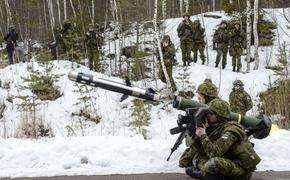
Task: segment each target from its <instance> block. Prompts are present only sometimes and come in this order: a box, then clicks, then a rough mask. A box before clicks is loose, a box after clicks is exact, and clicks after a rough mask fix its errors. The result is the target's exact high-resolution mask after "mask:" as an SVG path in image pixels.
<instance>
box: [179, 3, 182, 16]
mask: <svg viewBox="0 0 290 180" xmlns="http://www.w3.org/2000/svg"><path fill="white" fill-rule="evenodd" d="M179 11H180V16H182V15H183V0H179Z"/></svg>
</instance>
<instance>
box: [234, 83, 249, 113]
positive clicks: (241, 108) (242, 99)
mask: <svg viewBox="0 0 290 180" xmlns="http://www.w3.org/2000/svg"><path fill="white" fill-rule="evenodd" d="M229 101H230V106H231V111H232V112H235V113H239V114H241V115H245V114H246V112H247V111H249V110H250V109H251V108H252V107H253V102H252V99H251V96H250V95H249V94H248V93H247V92H246V91H245V90H244V89H243V88H241V89H239V90H235V89H234V88H233V90H232V92H231V93H230V96H229Z"/></svg>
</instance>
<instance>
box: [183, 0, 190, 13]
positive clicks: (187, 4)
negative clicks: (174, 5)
mask: <svg viewBox="0 0 290 180" xmlns="http://www.w3.org/2000/svg"><path fill="white" fill-rule="evenodd" d="M184 4H185V12H186V13H188V9H189V0H184Z"/></svg>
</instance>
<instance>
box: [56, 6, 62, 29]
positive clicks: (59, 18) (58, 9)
mask: <svg viewBox="0 0 290 180" xmlns="http://www.w3.org/2000/svg"><path fill="white" fill-rule="evenodd" d="M56 4H57V13H58V23H59V26H60V27H61V25H62V23H61V13H60V5H59V0H57V1H56Z"/></svg>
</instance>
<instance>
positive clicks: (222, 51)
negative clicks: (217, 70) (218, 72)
mask: <svg viewBox="0 0 290 180" xmlns="http://www.w3.org/2000/svg"><path fill="white" fill-rule="evenodd" d="M227 53H228V49H220V48H218V49H217V55H216V60H215V64H216V65H218V64H219V63H220V61H221V57H223V60H222V67H223V68H225V67H226V65H227Z"/></svg>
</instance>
